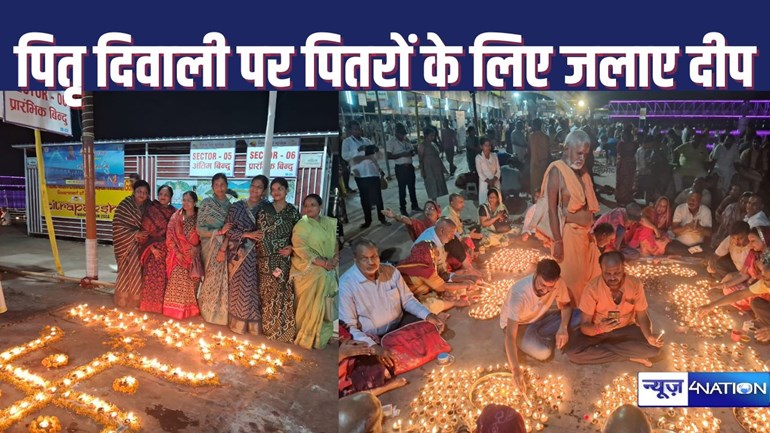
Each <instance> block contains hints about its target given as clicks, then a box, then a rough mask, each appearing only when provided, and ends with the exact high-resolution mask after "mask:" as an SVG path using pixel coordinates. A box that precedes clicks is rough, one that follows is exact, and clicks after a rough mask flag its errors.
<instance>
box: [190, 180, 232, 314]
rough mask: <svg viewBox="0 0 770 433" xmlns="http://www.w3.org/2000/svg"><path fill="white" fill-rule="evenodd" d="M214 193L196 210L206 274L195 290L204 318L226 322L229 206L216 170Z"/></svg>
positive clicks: (223, 183) (224, 185) (229, 226)
mask: <svg viewBox="0 0 770 433" xmlns="http://www.w3.org/2000/svg"><path fill="white" fill-rule="evenodd" d="M211 190H212V191H213V193H214V196H213V197H207V198H205V199H203V202H201V206H200V210H199V211H198V226H197V229H198V236H200V238H201V250H202V251H201V255H202V257H201V259H202V260H203V269H204V272H205V277H204V278H203V284H202V285H201V288H200V292H199V293H198V307H199V308H200V312H201V316H202V317H203V320H205V321H207V322H209V323H212V324H215V325H226V324H227V307H228V306H227V300H228V290H227V288H228V277H227V262H226V261H225V259H226V254H225V252H226V250H227V243H226V242H225V235H227V232H228V231H230V228H231V227H232V226H233V225H232V223H225V219H226V218H227V212H228V211H229V210H230V196H228V195H227V176H225V175H224V173H217V174H215V175H214V177H212V178H211Z"/></svg>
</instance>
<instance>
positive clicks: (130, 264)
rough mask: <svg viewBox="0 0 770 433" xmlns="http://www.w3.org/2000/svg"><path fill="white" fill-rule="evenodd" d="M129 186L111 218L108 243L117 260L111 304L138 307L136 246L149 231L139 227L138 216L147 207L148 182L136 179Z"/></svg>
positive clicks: (139, 281) (139, 278)
mask: <svg viewBox="0 0 770 433" xmlns="http://www.w3.org/2000/svg"><path fill="white" fill-rule="evenodd" d="M133 189H134V193H133V195H131V196H129V197H126V198H124V199H123V201H121V202H120V204H119V205H118V207H117V209H115V217H114V218H113V220H112V245H113V249H114V250H115V261H116V262H117V264H118V281H117V282H116V283H115V305H116V306H118V307H122V308H139V302H140V300H141V294H142V261H141V254H140V246H141V245H142V244H143V243H144V242H145V241H147V239H148V238H149V233H147V232H146V231H144V230H143V229H142V217H144V214H145V212H146V210H147V197H149V196H150V185H149V184H148V183H147V182H145V181H143V180H138V181H136V182H134V184H133Z"/></svg>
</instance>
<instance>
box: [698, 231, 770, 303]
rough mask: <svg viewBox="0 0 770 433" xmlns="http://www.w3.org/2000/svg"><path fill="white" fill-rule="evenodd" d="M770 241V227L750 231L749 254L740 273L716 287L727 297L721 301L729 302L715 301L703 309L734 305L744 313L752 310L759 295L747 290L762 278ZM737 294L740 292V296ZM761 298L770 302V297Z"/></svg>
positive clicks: (730, 276)
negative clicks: (754, 298)
mask: <svg viewBox="0 0 770 433" xmlns="http://www.w3.org/2000/svg"><path fill="white" fill-rule="evenodd" d="M768 240H770V227H754V228H753V229H751V231H749V254H748V256H746V261H745V262H744V264H743V268H742V269H741V270H740V271H739V272H734V273H732V274H728V275H727V276H726V277H725V278H724V279H723V280H722V281H721V282H720V283H719V284H717V285H716V286H715V287H714V288H715V289H721V290H722V293H724V294H725V297H723V298H722V299H721V300H720V301H727V302H720V301H715V302H712V303H711V304H708V306H707V307H702V309H705V310H706V311H708V310H710V309H712V308H715V307H716V306H718V305H727V304H732V306H733V307H735V308H737V309H739V310H742V311H749V310H751V297H753V296H757V295H752V294H751V292H750V291H748V290H747V289H748V288H749V287H751V286H753V285H754V284H755V283H756V282H757V281H759V280H760V279H761V278H762V266H763V264H762V257H763V255H765V254H766V253H767V251H768V249H767V241H768ZM735 292H740V294H737V293H735ZM760 296H761V297H762V298H764V299H766V300H768V301H770V295H767V294H762V295H760ZM717 304H718V305H717Z"/></svg>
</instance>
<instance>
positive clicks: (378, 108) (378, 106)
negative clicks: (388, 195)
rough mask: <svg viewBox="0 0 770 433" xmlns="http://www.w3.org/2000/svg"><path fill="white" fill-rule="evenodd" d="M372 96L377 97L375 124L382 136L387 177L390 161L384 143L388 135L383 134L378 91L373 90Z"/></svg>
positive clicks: (383, 128)
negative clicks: (378, 126) (377, 125)
mask: <svg viewBox="0 0 770 433" xmlns="http://www.w3.org/2000/svg"><path fill="white" fill-rule="evenodd" d="M374 97H375V98H376V99H377V124H379V125H380V135H381V136H382V141H383V143H382V146H383V147H384V148H385V170H386V171H387V172H388V179H390V178H391V176H390V161H388V146H387V145H386V144H387V143H386V142H387V140H388V137H386V136H385V127H384V126H382V108H381V107H380V92H379V91H377V90H375V91H374Z"/></svg>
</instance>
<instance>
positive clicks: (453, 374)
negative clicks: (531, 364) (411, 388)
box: [393, 365, 564, 433]
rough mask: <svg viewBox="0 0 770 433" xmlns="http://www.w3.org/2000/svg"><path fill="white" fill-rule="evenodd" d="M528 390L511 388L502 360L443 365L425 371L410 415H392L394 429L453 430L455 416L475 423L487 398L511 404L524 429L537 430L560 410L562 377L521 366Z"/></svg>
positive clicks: (432, 432)
mask: <svg viewBox="0 0 770 433" xmlns="http://www.w3.org/2000/svg"><path fill="white" fill-rule="evenodd" d="M524 376H525V380H526V381H527V385H528V391H527V395H526V396H523V395H522V394H521V393H520V392H519V391H518V390H514V388H513V385H512V378H511V374H510V373H509V372H508V370H507V366H505V365H496V366H489V367H487V368H483V367H478V368H476V369H473V370H456V369H449V368H442V369H440V370H438V371H436V370H434V371H432V372H431V373H430V374H428V375H427V378H426V383H425V385H424V386H423V387H422V388H421V389H420V393H419V395H418V396H417V397H416V398H415V399H414V400H413V401H412V403H411V404H410V406H411V410H410V414H409V419H408V421H407V420H397V421H396V422H395V423H394V425H393V427H394V429H395V431H399V432H400V431H405V432H415V433H439V432H441V433H448V432H454V428H455V426H456V425H457V423H459V422H461V421H462V422H465V423H466V424H467V425H475V423H476V418H478V416H479V415H480V414H481V410H482V409H483V408H484V406H486V405H488V404H493V403H495V404H502V405H507V406H510V407H512V408H514V409H516V410H518V411H519V413H521V415H522V416H523V417H524V419H525V424H526V426H527V431H528V432H535V431H541V430H543V429H544V428H545V426H546V424H547V423H548V419H549V416H551V415H552V414H554V413H557V412H558V411H559V408H560V406H561V404H562V401H563V399H564V381H563V380H562V378H561V377H555V376H547V377H542V376H539V375H537V374H535V373H534V372H533V371H532V370H531V369H529V368H526V369H525V373H524Z"/></svg>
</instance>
